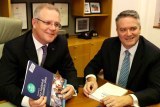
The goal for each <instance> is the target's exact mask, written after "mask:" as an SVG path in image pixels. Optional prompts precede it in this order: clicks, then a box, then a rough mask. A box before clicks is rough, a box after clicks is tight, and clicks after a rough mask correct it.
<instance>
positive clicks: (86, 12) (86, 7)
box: [84, 2, 90, 14]
mask: <svg viewBox="0 0 160 107" xmlns="http://www.w3.org/2000/svg"><path fill="white" fill-rule="evenodd" d="M84 13H85V14H88V13H90V5H89V2H85V5H84Z"/></svg>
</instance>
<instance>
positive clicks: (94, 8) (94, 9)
mask: <svg viewBox="0 0 160 107" xmlns="http://www.w3.org/2000/svg"><path fill="white" fill-rule="evenodd" d="M90 11H91V13H101V8H100V3H99V2H90Z"/></svg>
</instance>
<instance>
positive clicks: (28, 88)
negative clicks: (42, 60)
mask: <svg viewBox="0 0 160 107" xmlns="http://www.w3.org/2000/svg"><path fill="white" fill-rule="evenodd" d="M66 83H67V80H66V79H64V78H62V77H61V76H60V75H57V74H54V73H52V72H50V71H48V70H46V69H44V68H42V67H41V66H39V65H37V64H36V63H34V62H32V61H30V60H29V61H28V63H27V67H26V74H25V80H24V84H23V88H22V91H21V94H23V95H25V96H28V97H30V98H32V99H35V100H36V99H38V98H40V97H41V96H46V97H47V105H50V106H52V107H65V99H63V95H62V94H61V91H62V89H63V88H64V87H65V86H66Z"/></svg>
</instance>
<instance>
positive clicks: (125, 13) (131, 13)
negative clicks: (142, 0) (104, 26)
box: [115, 10, 140, 22]
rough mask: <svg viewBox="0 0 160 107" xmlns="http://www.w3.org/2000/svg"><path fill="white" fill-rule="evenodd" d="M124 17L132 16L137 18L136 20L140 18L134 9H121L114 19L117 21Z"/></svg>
mask: <svg viewBox="0 0 160 107" xmlns="http://www.w3.org/2000/svg"><path fill="white" fill-rule="evenodd" d="M124 17H133V18H135V19H138V20H139V19H140V18H139V14H138V13H137V11H135V10H125V11H122V12H121V13H119V14H118V16H117V17H116V19H115V20H116V22H117V21H118V20H119V19H120V18H124Z"/></svg>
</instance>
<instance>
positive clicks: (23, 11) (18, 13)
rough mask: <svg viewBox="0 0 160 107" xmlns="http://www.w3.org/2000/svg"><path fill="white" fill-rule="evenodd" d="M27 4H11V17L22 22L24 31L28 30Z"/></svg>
mask: <svg viewBox="0 0 160 107" xmlns="http://www.w3.org/2000/svg"><path fill="white" fill-rule="evenodd" d="M26 4H27V3H11V13H12V14H11V17H13V18H18V19H21V20H22V29H27V28H28V20H27V6H26Z"/></svg>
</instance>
